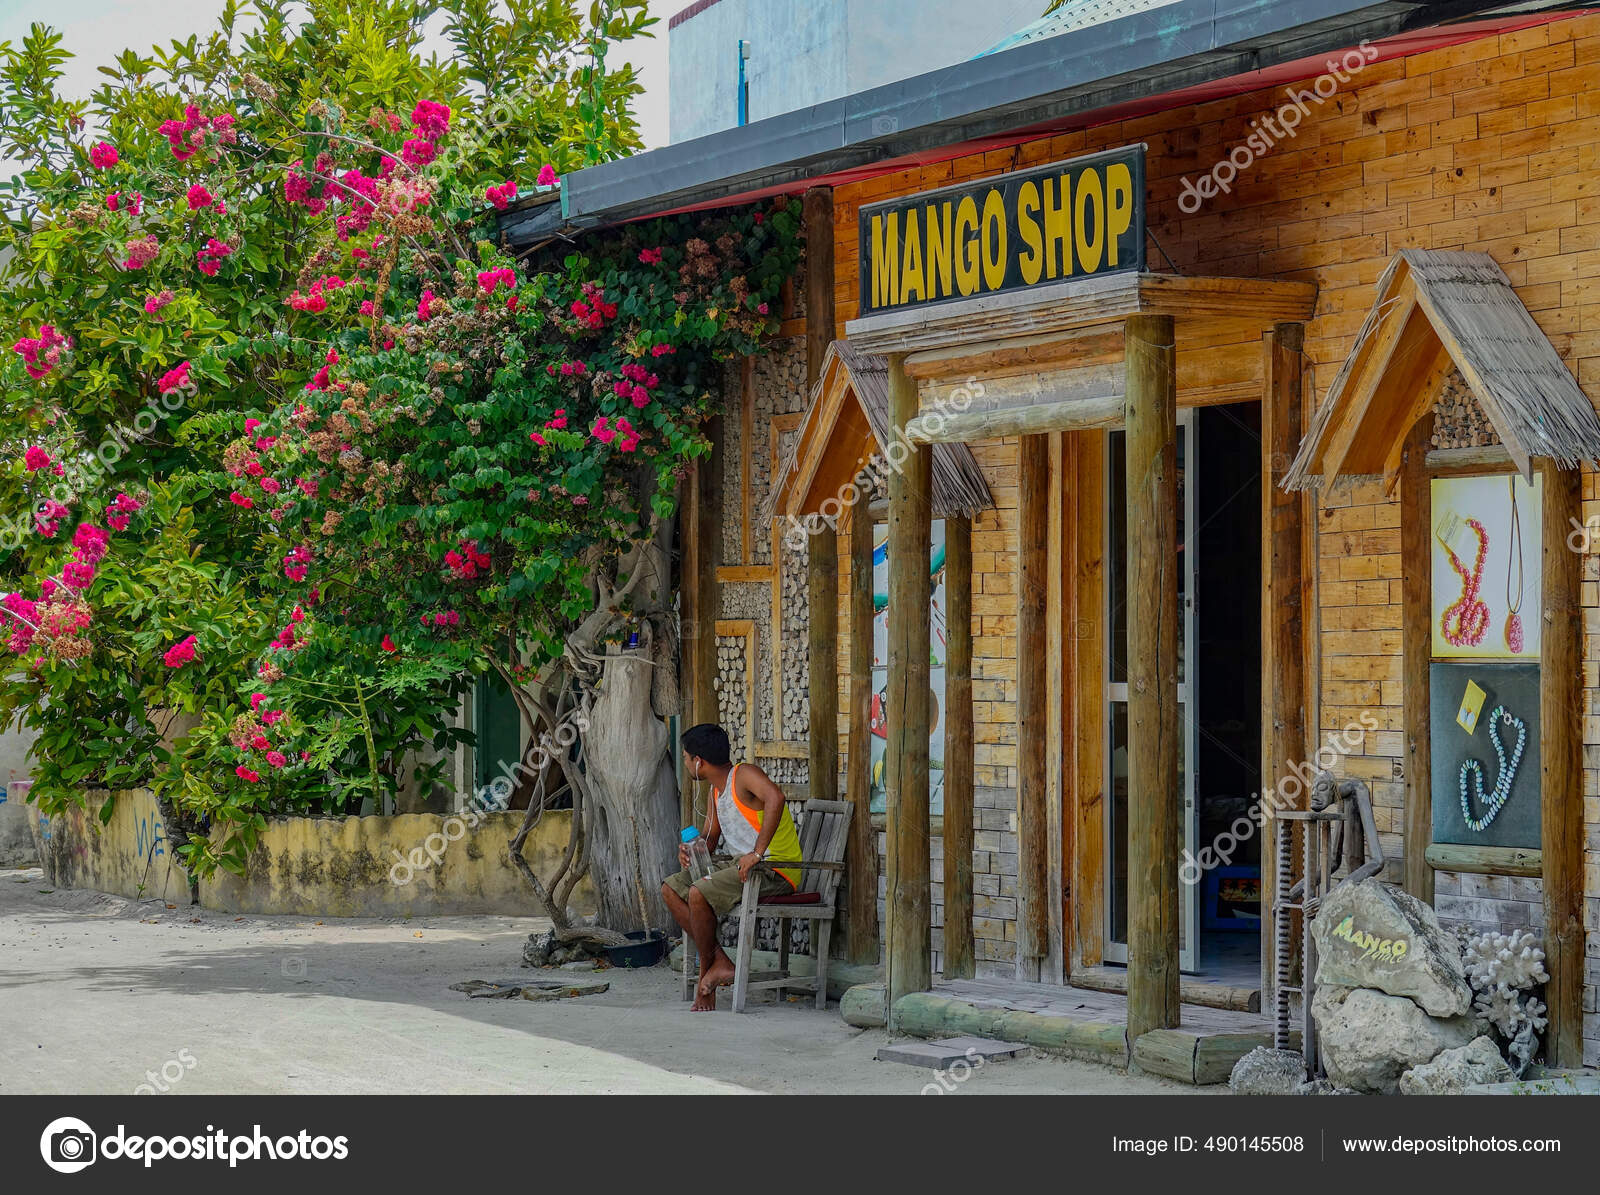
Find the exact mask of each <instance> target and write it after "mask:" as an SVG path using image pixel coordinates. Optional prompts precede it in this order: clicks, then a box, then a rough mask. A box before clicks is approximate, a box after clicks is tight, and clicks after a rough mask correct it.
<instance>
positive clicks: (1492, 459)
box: [1428, 444, 1511, 469]
mask: <svg viewBox="0 0 1600 1195" xmlns="http://www.w3.org/2000/svg"><path fill="white" fill-rule="evenodd" d="M1510 464H1511V453H1510V452H1509V451H1508V450H1507V448H1506V446H1505V445H1504V444H1484V445H1482V446H1481V447H1478V448H1430V449H1429V450H1428V468H1430V469H1504V468H1506V467H1507V466H1508V465H1510Z"/></svg>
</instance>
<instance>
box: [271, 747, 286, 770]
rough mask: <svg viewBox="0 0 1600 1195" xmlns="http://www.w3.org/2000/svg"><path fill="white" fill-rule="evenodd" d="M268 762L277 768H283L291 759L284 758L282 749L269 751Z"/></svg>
mask: <svg viewBox="0 0 1600 1195" xmlns="http://www.w3.org/2000/svg"><path fill="white" fill-rule="evenodd" d="M267 762H268V763H269V764H271V765H272V766H273V767H275V768H281V767H283V766H284V765H285V764H287V763H288V762H289V761H288V760H287V759H285V758H284V755H283V752H281V751H268V752H267Z"/></svg>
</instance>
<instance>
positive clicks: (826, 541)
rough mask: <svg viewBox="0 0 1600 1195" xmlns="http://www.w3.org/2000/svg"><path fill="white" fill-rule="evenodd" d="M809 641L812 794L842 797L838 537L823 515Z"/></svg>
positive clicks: (812, 568) (814, 552)
mask: <svg viewBox="0 0 1600 1195" xmlns="http://www.w3.org/2000/svg"><path fill="white" fill-rule="evenodd" d="M809 549H810V560H809V567H808V569H807V576H808V578H809V593H808V595H807V597H808V606H807V610H808V612H807V615H806V617H807V619H808V620H809V621H808V623H807V639H808V640H809V642H808V644H807V646H808V648H809V649H810V664H809V666H808V668H807V684H808V687H809V689H810V702H811V720H810V739H811V751H810V755H809V757H808V758H809V759H810V765H809V770H808V775H809V777H810V781H811V795H812V797H813V798H815V799H817V800H820V801H836V800H838V799H839V536H838V533H837V532H836V531H835V530H834V529H833V527H832V526H831V525H830V524H829V523H827V522H826V521H823V520H819V521H818V525H817V529H816V531H815V532H814V533H813V534H812V535H811V536H810V537H809Z"/></svg>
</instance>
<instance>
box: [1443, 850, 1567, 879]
mask: <svg viewBox="0 0 1600 1195" xmlns="http://www.w3.org/2000/svg"><path fill="white" fill-rule="evenodd" d="M1426 855H1427V859H1428V866H1429V867H1432V868H1434V869H1435V870H1438V871H1470V872H1472V873H1473V874H1474V875H1492V876H1528V877H1534V876H1540V875H1543V874H1544V852H1543V851H1530V850H1527V849H1526V848H1524V847H1518V846H1464V845H1461V844H1459V843H1454V842H1436V843H1434V844H1433V845H1431V846H1430V847H1428V849H1427V852H1426Z"/></svg>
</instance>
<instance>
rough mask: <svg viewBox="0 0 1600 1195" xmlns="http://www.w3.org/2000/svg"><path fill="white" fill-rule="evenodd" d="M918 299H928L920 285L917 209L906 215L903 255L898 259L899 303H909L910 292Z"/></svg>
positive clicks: (920, 241)
mask: <svg viewBox="0 0 1600 1195" xmlns="http://www.w3.org/2000/svg"><path fill="white" fill-rule="evenodd" d="M912 291H916V292H917V296H916V297H917V298H918V299H925V298H927V297H928V295H927V291H926V289H925V288H924V287H923V285H922V236H921V234H920V232H919V231H918V229H917V209H916V208H912V209H911V210H910V211H908V212H907V213H906V241H905V253H904V254H903V255H902V256H901V258H900V301H901V302H902V303H909V302H911V292H912Z"/></svg>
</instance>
